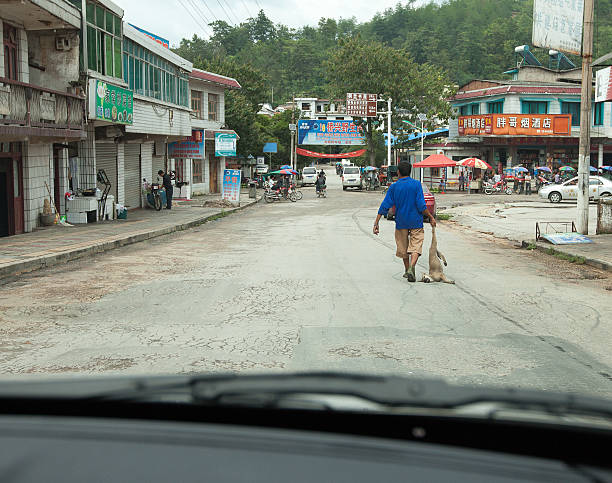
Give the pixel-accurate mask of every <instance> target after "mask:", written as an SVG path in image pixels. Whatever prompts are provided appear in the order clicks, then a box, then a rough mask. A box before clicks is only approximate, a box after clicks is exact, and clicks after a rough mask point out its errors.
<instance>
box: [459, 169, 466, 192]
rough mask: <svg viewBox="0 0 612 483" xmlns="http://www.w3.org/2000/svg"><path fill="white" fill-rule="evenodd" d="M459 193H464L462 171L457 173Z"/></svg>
mask: <svg viewBox="0 0 612 483" xmlns="http://www.w3.org/2000/svg"><path fill="white" fill-rule="evenodd" d="M459 191H465V176H464V175H463V171H461V173H459Z"/></svg>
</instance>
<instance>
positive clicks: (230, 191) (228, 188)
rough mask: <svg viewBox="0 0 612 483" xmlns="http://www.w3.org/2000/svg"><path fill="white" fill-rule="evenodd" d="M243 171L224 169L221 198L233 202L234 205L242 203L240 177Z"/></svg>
mask: <svg viewBox="0 0 612 483" xmlns="http://www.w3.org/2000/svg"><path fill="white" fill-rule="evenodd" d="M241 176H242V171H240V170H239V169H224V170H223V186H222V190H221V198H222V199H224V200H228V201H231V202H232V203H239V202H240V177H241Z"/></svg>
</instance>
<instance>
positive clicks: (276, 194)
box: [264, 188, 297, 203]
mask: <svg viewBox="0 0 612 483" xmlns="http://www.w3.org/2000/svg"><path fill="white" fill-rule="evenodd" d="M287 199H288V200H289V201H291V202H293V203H295V202H296V201H297V195H296V194H295V191H291V190H289V192H288V193H287V195H286V196H285V194H284V193H283V190H272V189H270V188H267V189H266V191H265V192H264V200H265V202H266V203H274V202H275V201H281V200H287Z"/></svg>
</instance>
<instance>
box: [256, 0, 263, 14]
mask: <svg viewBox="0 0 612 483" xmlns="http://www.w3.org/2000/svg"><path fill="white" fill-rule="evenodd" d="M255 3H256V4H257V6H258V7H259V10H263V8H261V5H259V1H258V0H255ZM257 13H259V12H257Z"/></svg>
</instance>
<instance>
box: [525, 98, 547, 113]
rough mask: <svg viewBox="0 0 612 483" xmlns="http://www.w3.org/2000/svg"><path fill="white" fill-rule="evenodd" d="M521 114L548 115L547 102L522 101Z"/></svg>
mask: <svg viewBox="0 0 612 483" xmlns="http://www.w3.org/2000/svg"><path fill="white" fill-rule="evenodd" d="M521 114H548V101H522V102H521Z"/></svg>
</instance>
